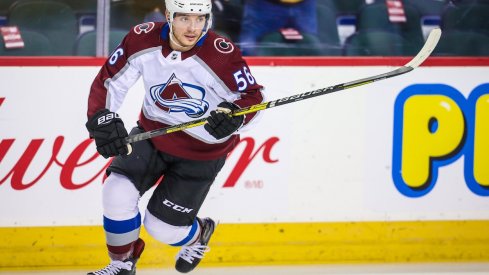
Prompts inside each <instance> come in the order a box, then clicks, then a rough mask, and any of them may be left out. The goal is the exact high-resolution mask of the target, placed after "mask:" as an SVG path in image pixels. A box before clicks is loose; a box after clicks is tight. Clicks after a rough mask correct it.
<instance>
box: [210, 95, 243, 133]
mask: <svg viewBox="0 0 489 275" xmlns="http://www.w3.org/2000/svg"><path fill="white" fill-rule="evenodd" d="M217 107H218V108H217V111H211V115H210V116H209V117H208V118H207V124H206V125H204V128H205V130H206V131H207V132H209V134H211V135H212V136H213V137H215V138H216V139H222V138H225V137H227V136H229V135H231V134H233V133H234V132H236V131H237V130H238V129H239V127H241V125H243V122H244V116H230V113H231V112H232V111H234V110H238V109H239V107H238V106H236V105H235V104H233V103H230V102H226V101H224V102H221V103H219V105H217Z"/></svg>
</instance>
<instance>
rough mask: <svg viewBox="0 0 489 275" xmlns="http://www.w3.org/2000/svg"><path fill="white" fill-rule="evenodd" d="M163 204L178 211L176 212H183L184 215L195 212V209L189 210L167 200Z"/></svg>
mask: <svg viewBox="0 0 489 275" xmlns="http://www.w3.org/2000/svg"><path fill="white" fill-rule="evenodd" d="M163 204H164V205H166V206H168V207H170V208H172V209H173V210H176V211H178V212H182V213H190V212H192V210H193V209H190V208H187V207H183V206H180V205H178V204H174V203H173V202H171V201H169V200H167V199H165V200H164V201H163Z"/></svg>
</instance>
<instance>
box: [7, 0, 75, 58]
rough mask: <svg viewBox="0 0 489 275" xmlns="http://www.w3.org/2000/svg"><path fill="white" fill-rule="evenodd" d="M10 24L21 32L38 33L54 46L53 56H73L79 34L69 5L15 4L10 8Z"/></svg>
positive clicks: (43, 0)
mask: <svg viewBox="0 0 489 275" xmlns="http://www.w3.org/2000/svg"><path fill="white" fill-rule="evenodd" d="M8 24H9V25H16V26H18V27H19V29H20V30H21V31H37V32H39V33H42V34H43V35H45V36H46V37H47V38H48V39H49V41H50V42H51V44H52V45H53V46H54V49H53V55H71V53H72V50H73V45H74V44H75V39H76V36H77V34H78V25H77V19H76V16H75V14H74V12H73V10H72V9H71V8H70V6H68V5H67V4H64V3H61V2H57V1H49V0H32V1H21V2H17V3H14V4H13V5H12V6H10V8H9V13H8Z"/></svg>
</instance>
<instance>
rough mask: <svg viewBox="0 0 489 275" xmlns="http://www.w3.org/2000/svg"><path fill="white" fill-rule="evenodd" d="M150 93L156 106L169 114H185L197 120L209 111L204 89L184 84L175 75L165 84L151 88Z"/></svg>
mask: <svg viewBox="0 0 489 275" xmlns="http://www.w3.org/2000/svg"><path fill="white" fill-rule="evenodd" d="M149 92H150V94H151V98H152V99H153V102H154V103H155V105H156V106H158V107H159V108H160V109H162V110H164V111H165V112H168V113H171V112H176V113H180V112H184V113H185V114H186V115H188V116H189V117H191V118H197V117H201V116H202V115H203V114H205V112H207V109H209V103H208V102H207V101H205V100H204V97H205V90H204V88H202V87H199V86H196V85H192V84H189V83H182V81H181V80H180V79H178V78H177V77H176V76H175V74H172V75H171V77H170V79H168V81H167V82H166V83H165V84H160V85H155V86H153V87H151V88H150V90H149Z"/></svg>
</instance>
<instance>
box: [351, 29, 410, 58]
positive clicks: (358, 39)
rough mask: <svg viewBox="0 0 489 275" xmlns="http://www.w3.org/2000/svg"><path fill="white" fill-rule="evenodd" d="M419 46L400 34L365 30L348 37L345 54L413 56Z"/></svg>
mask: <svg viewBox="0 0 489 275" xmlns="http://www.w3.org/2000/svg"><path fill="white" fill-rule="evenodd" d="M418 50H419V49H418V48H417V47H416V46H415V45H413V44H412V43H411V42H410V41H408V40H407V39H405V38H404V37H402V36H401V35H400V34H397V33H393V32H389V31H379V30H363V31H359V32H356V33H355V34H353V35H352V36H350V37H348V38H347V40H346V42H345V45H344V48H343V55H346V56H413V55H415V54H416V53H417V52H418Z"/></svg>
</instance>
